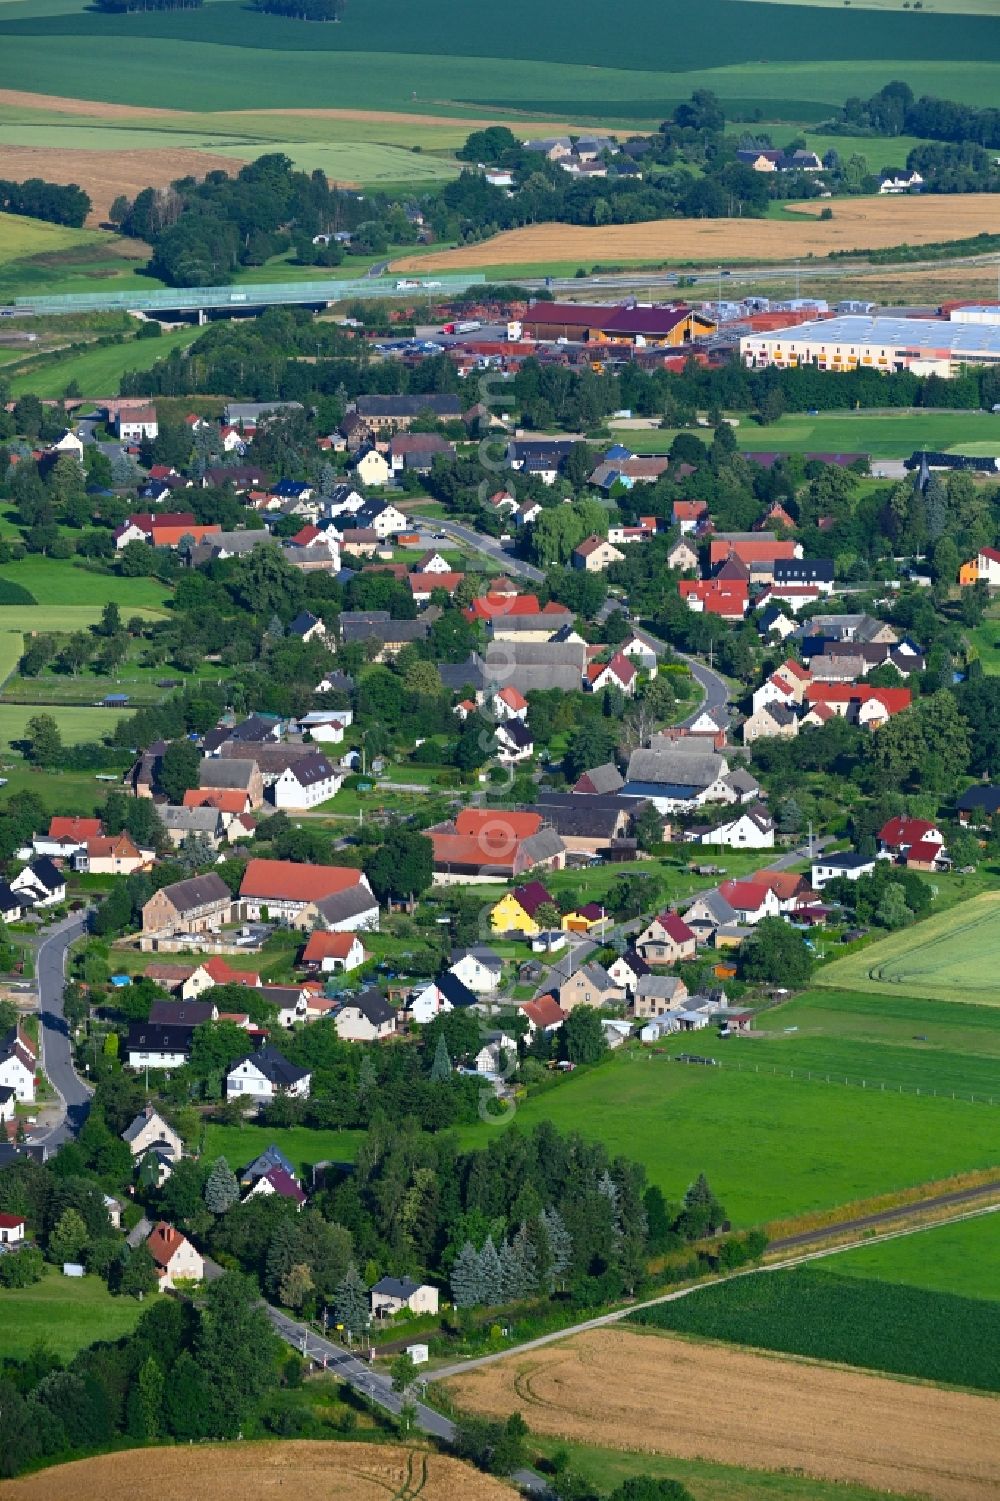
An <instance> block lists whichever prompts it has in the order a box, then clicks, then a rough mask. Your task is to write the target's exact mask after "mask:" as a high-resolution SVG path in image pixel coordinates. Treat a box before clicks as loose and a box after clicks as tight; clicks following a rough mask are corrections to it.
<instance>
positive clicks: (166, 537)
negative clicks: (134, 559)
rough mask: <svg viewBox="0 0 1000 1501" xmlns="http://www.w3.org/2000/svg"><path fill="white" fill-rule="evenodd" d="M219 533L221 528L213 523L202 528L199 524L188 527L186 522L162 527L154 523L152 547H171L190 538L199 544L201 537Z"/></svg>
mask: <svg viewBox="0 0 1000 1501" xmlns="http://www.w3.org/2000/svg"><path fill="white" fill-rule="evenodd" d="M221 531H222V527H221V526H220V525H219V524H218V523H217V522H213V523H212V525H211V526H202V525H201V524H200V523H196V524H195V525H194V526H190V525H188V524H187V523H186V522H185V523H181V524H180V525H179V526H164V525H163V523H162V522H154V523H153V526H152V528H151V536H152V539H153V546H154V547H172V546H174V544H175V543H177V542H180V540H181V538H182V537H191V538H193V539H194V541H195V542H200V541H201V540H202V538H203V537H211V536H214V535H215V534H216V533H217V532H221Z"/></svg>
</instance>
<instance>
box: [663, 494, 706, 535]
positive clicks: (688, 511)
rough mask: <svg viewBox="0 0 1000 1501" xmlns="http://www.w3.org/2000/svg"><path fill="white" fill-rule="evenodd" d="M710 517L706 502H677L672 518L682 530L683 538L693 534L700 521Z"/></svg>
mask: <svg viewBox="0 0 1000 1501" xmlns="http://www.w3.org/2000/svg"><path fill="white" fill-rule="evenodd" d="M707 515H708V504H707V502H706V501H704V500H675V501H674V505H673V511H672V516H673V520H674V524H675V526H679V527H680V529H681V536H682V537H683V536H685V535H686V533H688V532H693V531H694V529H695V527H696V526H697V525H698V523H699V522H700V521H703V520H704V519H705V517H707Z"/></svg>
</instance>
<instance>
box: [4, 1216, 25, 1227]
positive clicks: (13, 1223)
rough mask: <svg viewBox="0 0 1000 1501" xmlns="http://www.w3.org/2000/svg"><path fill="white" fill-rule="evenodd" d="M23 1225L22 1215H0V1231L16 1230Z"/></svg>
mask: <svg viewBox="0 0 1000 1501" xmlns="http://www.w3.org/2000/svg"><path fill="white" fill-rule="evenodd" d="M23 1224H24V1215H23V1214H0V1230H16V1229H17V1227H18V1225H23Z"/></svg>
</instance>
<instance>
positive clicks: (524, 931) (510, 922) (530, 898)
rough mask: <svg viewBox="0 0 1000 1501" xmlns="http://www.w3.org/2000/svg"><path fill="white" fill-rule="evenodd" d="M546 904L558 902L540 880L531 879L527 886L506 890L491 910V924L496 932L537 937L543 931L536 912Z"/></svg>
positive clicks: (551, 904) (550, 904) (552, 904)
mask: <svg viewBox="0 0 1000 1501" xmlns="http://www.w3.org/2000/svg"><path fill="white" fill-rule="evenodd" d="M546 905H548V906H554V905H557V904H556V903H554V902H553V899H552V897H551V896H550V895H549V893H548V892H547V891H546V889H545V887H544V886H543V885H542V883H541V882H540V881H530V882H529V883H528V884H527V885H526V886H517V887H515V889H514V890H513V891H508V892H506V893H505V895H504V896H502V897H501V898H500V900H499V901H498V902H496V903H495V904H494V906H493V907H492V909H491V911H490V926H491V927H492V929H493V932H494V933H516V934H520V936H521V937H523V938H535V937H537V935H538V934H539V933H540V932H541V931H542V929H541V924H540V923H538V922H537V921H536V920H535V914H536V913H537V912H538V910H539V908H540V907H543V906H546Z"/></svg>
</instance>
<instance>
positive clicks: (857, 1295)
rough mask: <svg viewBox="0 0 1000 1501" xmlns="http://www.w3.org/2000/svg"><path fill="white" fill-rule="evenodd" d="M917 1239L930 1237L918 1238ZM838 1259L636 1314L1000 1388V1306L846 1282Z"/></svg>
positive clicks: (818, 1355)
mask: <svg viewBox="0 0 1000 1501" xmlns="http://www.w3.org/2000/svg"><path fill="white" fill-rule="evenodd" d="M915 1238H916V1239H921V1238H922V1237H920V1236H917V1237H915ZM836 1263H837V1258H831V1260H829V1261H827V1260H824V1261H823V1262H821V1263H819V1264H813V1265H811V1266H804V1267H797V1268H794V1269H792V1270H790V1271H781V1272H756V1273H754V1274H753V1275H752V1276H749V1277H738V1278H736V1279H735V1280H734V1281H732V1282H725V1283H720V1284H717V1285H716V1286H714V1287H705V1288H701V1289H699V1291H698V1292H697V1293H694V1294H692V1296H691V1297H688V1298H680V1299H678V1300H677V1301H676V1302H674V1303H662V1304H660V1305H659V1306H658V1307H656V1308H648V1309H645V1310H643V1312H641V1313H638V1314H636V1315H635V1316H634V1317H635V1322H636V1323H639V1324H643V1325H645V1326H647V1327H649V1328H654V1329H669V1330H670V1331H672V1332H673V1331H677V1332H679V1333H683V1334H694V1335H703V1336H707V1337H708V1338H709V1339H723V1340H727V1341H731V1342H732V1343H733V1344H739V1345H749V1346H751V1347H754V1348H757V1349H763V1350H780V1351H782V1352H786V1353H789V1354H795V1355H806V1356H812V1357H813V1358H815V1359H819V1360H835V1361H839V1362H842V1363H843V1364H844V1365H852V1366H863V1367H867V1368H868V1369H871V1370H876V1371H889V1372H892V1373H893V1374H896V1375H900V1376H915V1377H918V1378H920V1379H922V1380H926V1381H942V1382H947V1383H948V1384H949V1385H953V1386H966V1387H972V1388H974V1389H976V1390H980V1391H997V1390H1000V1362H998V1361H997V1355H996V1351H997V1341H998V1340H1000V1303H997V1302H987V1301H984V1300H982V1299H980V1298H969V1297H959V1296H957V1295H955V1294H953V1293H942V1292H929V1291H927V1290H926V1289H924V1288H921V1287H910V1286H906V1285H905V1284H902V1283H899V1284H897V1283H894V1282H887V1281H873V1280H870V1279H868V1278H862V1277H849V1276H848V1277H845V1276H841V1275H839V1274H838V1272H837V1270H836Z"/></svg>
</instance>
